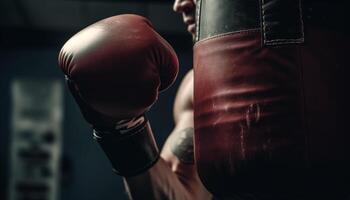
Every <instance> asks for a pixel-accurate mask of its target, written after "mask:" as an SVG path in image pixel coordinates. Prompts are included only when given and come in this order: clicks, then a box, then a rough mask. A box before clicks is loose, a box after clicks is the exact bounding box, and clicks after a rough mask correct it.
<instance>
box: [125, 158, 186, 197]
mask: <svg viewBox="0 0 350 200" xmlns="http://www.w3.org/2000/svg"><path fill="white" fill-rule="evenodd" d="M124 183H125V187H126V190H127V193H128V196H129V198H130V199H133V200H138V199H155V200H159V199H162V200H163V199H167V200H172V199H174V200H176V199H183V200H186V199H191V197H190V194H189V192H188V191H187V190H186V189H185V187H184V186H183V185H182V183H181V182H180V181H179V179H178V177H177V176H176V174H175V173H174V172H173V171H172V170H171V168H170V166H169V165H168V164H167V163H166V162H165V161H164V160H163V159H162V158H160V159H159V160H158V162H157V163H156V164H155V165H154V166H153V167H152V168H150V169H149V170H147V171H146V172H144V173H142V174H140V175H137V176H134V177H129V178H124Z"/></svg>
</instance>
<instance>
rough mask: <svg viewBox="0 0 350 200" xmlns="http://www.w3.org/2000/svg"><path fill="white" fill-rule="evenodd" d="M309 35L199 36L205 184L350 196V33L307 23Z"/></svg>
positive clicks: (298, 195)
mask: <svg viewBox="0 0 350 200" xmlns="http://www.w3.org/2000/svg"><path fill="white" fill-rule="evenodd" d="M305 31H306V32H305V36H306V38H305V39H306V40H305V41H306V42H305V44H293V45H283V46H280V47H271V46H261V43H262V41H261V40H262V38H261V37H260V36H261V32H260V30H251V31H241V32H238V33H233V34H226V35H223V36H218V37H213V38H210V39H205V40H202V41H199V42H197V43H196V44H195V46H194V123H195V159H196V163H197V166H198V173H199V175H200V178H201V180H202V181H203V183H204V185H205V186H206V187H207V189H208V190H209V191H210V192H212V193H213V194H214V195H216V196H218V197H230V198H234V197H236V198H238V197H241V198H242V199H245V198H246V199H345V198H346V196H349V190H348V188H350V171H349V170H348V169H349V167H350V166H349V162H350V135H349V134H348V131H346V124H345V123H346V122H345V120H346V112H345V111H344V108H345V105H346V104H345V103H346V102H347V99H346V98H347V97H346V96H345V93H346V92H345V91H346V84H345V83H346V82H345V81H346V80H345V78H346V73H345V70H346V68H347V66H348V60H347V49H348V47H349V45H350V40H349V37H348V36H347V35H345V34H343V33H338V32H335V31H327V30H324V29H318V28H313V27H308V28H307V29H306V30H305Z"/></svg>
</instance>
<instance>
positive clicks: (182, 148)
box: [171, 128, 194, 164]
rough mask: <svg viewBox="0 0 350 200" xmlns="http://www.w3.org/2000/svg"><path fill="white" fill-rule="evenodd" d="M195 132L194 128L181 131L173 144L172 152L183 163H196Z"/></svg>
mask: <svg viewBox="0 0 350 200" xmlns="http://www.w3.org/2000/svg"><path fill="white" fill-rule="evenodd" d="M193 132H194V130H193V128H186V129H184V130H181V131H180V133H179V134H178V135H177V137H176V138H175V140H174V141H173V142H172V144H171V150H172V152H173V153H174V155H175V156H176V157H177V158H178V159H179V160H180V161H181V162H183V163H187V164H193V163H194V158H193V157H194V153H193Z"/></svg>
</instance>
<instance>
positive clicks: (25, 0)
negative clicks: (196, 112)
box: [0, 0, 192, 200]
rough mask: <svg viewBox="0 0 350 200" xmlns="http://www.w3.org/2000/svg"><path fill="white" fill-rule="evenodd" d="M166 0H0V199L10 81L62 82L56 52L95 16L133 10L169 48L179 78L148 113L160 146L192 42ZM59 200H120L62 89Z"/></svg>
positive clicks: (115, 180) (5, 172) (117, 182)
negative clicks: (175, 56)
mask: <svg viewBox="0 0 350 200" xmlns="http://www.w3.org/2000/svg"><path fill="white" fill-rule="evenodd" d="M172 3H173V1H171V0H125V1H122V0H104V1H97V0H95V1H93V0H84V1H79V0H1V1H0V31H1V32H0V186H1V187H0V199H7V191H8V180H9V173H10V171H11V169H10V166H9V149H10V134H11V126H10V125H11V124H10V120H11V118H10V117H11V110H12V104H11V95H10V93H11V91H10V89H11V88H10V85H11V81H12V80H13V79H15V78H35V79H36V78H38V79H40V78H54V79H60V80H61V81H62V83H63V81H64V77H63V74H62V73H61V71H60V70H59V68H58V66H57V55H58V52H59V50H60V48H61V47H62V45H63V44H64V42H65V41H66V40H67V39H69V38H70V37H71V36H72V35H73V34H74V33H76V32H77V31H78V30H80V29H82V28H83V27H85V26H87V25H89V24H91V23H93V22H96V21H98V20H100V19H103V18H106V17H109V16H113V15H118V14H123V13H135V14H139V15H143V16H145V17H147V18H149V19H150V20H151V21H152V23H153V24H154V26H155V27H156V29H157V31H158V32H159V33H160V34H161V35H162V36H163V37H164V38H166V39H167V40H168V41H169V42H170V44H172V45H173V47H174V49H175V51H176V52H177V54H178V56H179V61H180V73H179V76H178V78H177V80H176V82H175V84H174V85H173V86H172V87H171V88H170V89H169V90H168V91H166V92H164V93H162V94H161V96H160V98H159V101H158V102H157V103H156V104H155V106H154V107H153V108H152V110H151V111H150V113H149V114H148V116H149V118H150V121H151V124H152V127H153V131H154V133H155V135H156V139H157V142H158V144H159V146H162V144H163V143H164V141H165V139H166V137H167V135H168V134H169V132H170V131H171V129H172V127H173V117H172V105H173V102H174V96H175V93H176V90H177V87H178V85H179V83H180V81H181V79H182V77H183V76H184V74H185V73H186V72H187V71H188V70H189V69H190V68H191V66H192V41H191V36H190V35H189V34H188V33H186V31H185V29H186V27H185V25H184V24H183V23H182V20H181V16H180V15H179V14H176V13H174V12H173V11H172ZM63 128H64V129H63V130H64V131H63V149H62V155H63V156H62V159H61V160H62V162H61V170H62V173H63V174H64V178H62V180H61V190H60V198H59V199H62V200H77V199H84V200H100V199H103V200H109V199H127V198H126V195H125V192H124V188H123V185H122V179H121V178H120V177H119V176H117V175H115V174H113V172H112V170H111V166H110V164H109V162H108V160H107V159H106V157H105V155H104V154H103V152H102V151H101V149H100V148H99V147H98V145H97V144H96V143H95V142H94V141H93V139H92V136H91V130H90V129H89V127H88V125H87V123H86V122H85V121H84V120H83V119H82V116H81V114H80V112H79V110H78V108H77V106H76V104H75V102H74V101H73V99H72V97H71V95H70V94H69V93H68V90H67V88H64V118H63Z"/></svg>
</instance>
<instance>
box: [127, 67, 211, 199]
mask: <svg viewBox="0 0 350 200" xmlns="http://www.w3.org/2000/svg"><path fill="white" fill-rule="evenodd" d="M192 95H193V72H192V70H191V71H190V72H189V73H188V74H187V75H186V76H185V78H184V80H183V81H182V83H181V85H180V88H179V91H178V93H177V95H176V99H175V104H174V119H175V128H174V129H173V131H172V132H171V134H170V136H169V137H168V139H167V141H166V142H165V145H164V147H163V149H162V152H161V158H160V159H159V161H158V162H157V163H156V164H155V165H154V166H153V167H152V168H151V169H149V170H148V171H147V172H145V173H143V174H141V175H138V176H136V177H131V178H125V179H124V180H125V185H126V188H127V191H128V194H129V197H130V199H135V200H136V199H174V200H176V199H183V200H187V199H203V200H205V199H210V198H211V195H210V194H209V193H208V192H207V191H206V190H205V188H204V186H203V185H202V183H201V181H200V180H199V178H198V174H197V171H196V166H195V164H194V162H193V143H192V141H193V140H192V139H193V106H192V102H193V96H192Z"/></svg>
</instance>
